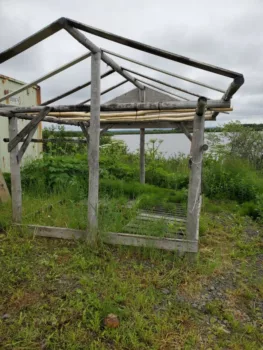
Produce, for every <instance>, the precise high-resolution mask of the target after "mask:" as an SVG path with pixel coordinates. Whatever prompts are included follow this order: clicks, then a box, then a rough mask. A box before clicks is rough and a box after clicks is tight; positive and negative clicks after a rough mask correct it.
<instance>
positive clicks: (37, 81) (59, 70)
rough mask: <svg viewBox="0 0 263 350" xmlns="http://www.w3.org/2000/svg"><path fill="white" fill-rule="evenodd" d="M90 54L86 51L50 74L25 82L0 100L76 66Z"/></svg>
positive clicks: (0, 99)
mask: <svg viewBox="0 0 263 350" xmlns="http://www.w3.org/2000/svg"><path fill="white" fill-rule="evenodd" d="M90 55H91V53H86V54H85V55H82V56H80V57H78V58H76V59H74V60H73V61H70V62H69V63H67V64H64V65H63V66H60V67H59V68H57V69H55V70H53V71H52V72H49V73H48V74H45V75H43V76H42V77H40V78H38V79H36V80H33V81H31V83H29V84H25V85H23V86H22V87H21V88H19V89H17V90H15V91H13V92H10V93H9V94H7V95H5V96H3V97H0V102H1V101H4V100H6V99H7V98H9V97H11V96H14V95H17V94H19V93H20V92H22V91H24V90H26V89H29V88H30V87H32V86H34V85H37V84H39V83H41V82H42V81H45V80H47V79H48V78H51V77H53V76H54V75H56V74H58V73H60V72H62V71H63V70H65V69H68V68H69V67H71V66H74V65H75V64H77V63H79V62H81V61H83V60H85V59H86V58H88V57H90Z"/></svg>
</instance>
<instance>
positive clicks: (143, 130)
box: [140, 128, 145, 184]
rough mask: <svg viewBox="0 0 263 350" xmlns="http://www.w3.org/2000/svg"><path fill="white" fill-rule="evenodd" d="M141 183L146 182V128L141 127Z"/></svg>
mask: <svg viewBox="0 0 263 350" xmlns="http://www.w3.org/2000/svg"><path fill="white" fill-rule="evenodd" d="M140 183H141V184H145V129H144V128H141V129H140Z"/></svg>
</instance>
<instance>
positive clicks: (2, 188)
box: [0, 169, 10, 203]
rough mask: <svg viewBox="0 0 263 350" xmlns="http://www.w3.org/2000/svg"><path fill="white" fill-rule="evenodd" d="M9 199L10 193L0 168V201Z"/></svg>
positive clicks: (3, 201) (4, 201)
mask: <svg viewBox="0 0 263 350" xmlns="http://www.w3.org/2000/svg"><path fill="white" fill-rule="evenodd" d="M9 200H10V193H9V190H8V187H7V185H6V182H5V179H4V176H3V174H2V171H1V169H0V203H6V202H8V201H9Z"/></svg>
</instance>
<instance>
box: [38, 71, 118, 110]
mask: <svg viewBox="0 0 263 350" xmlns="http://www.w3.org/2000/svg"><path fill="white" fill-rule="evenodd" d="M112 73H114V70H113V69H110V70H108V71H107V72H105V73H104V74H102V75H101V77H100V79H103V78H106V77H107V76H109V75H110V74H112ZM90 84H91V80H90V81H88V82H87V83H85V84H82V85H79V86H77V87H75V88H74V89H71V90H68V91H66V92H64V94H61V95H58V96H56V97H54V98H51V99H50V100H48V101H45V102H43V103H41V106H46V105H48V104H50V103H53V102H56V101H58V100H61V99H62V98H64V97H67V96H69V95H71V94H74V92H77V91H79V90H81V89H84V88H85V87H88V86H90Z"/></svg>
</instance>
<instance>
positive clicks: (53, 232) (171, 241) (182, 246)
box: [15, 225, 198, 253]
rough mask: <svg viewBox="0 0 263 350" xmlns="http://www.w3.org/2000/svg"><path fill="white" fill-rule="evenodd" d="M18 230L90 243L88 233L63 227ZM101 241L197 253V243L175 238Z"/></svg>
mask: <svg viewBox="0 0 263 350" xmlns="http://www.w3.org/2000/svg"><path fill="white" fill-rule="evenodd" d="M15 226H16V227H18V228H27V229H28V230H29V231H30V232H32V233H33V234H34V235H35V236H39V237H49V238H58V239H82V240H87V241H90V242H92V241H93V238H92V235H91V233H90V232H88V233H87V232H86V231H82V230H74V229H70V228H64V227H51V226H38V225H15ZM101 239H102V241H103V242H104V243H106V244H113V245H126V246H135V247H147V248H156V249H163V250H168V251H180V252H191V253H195V252H197V251H198V242H197V241H189V240H184V239H175V238H160V237H153V236H144V235H137V234H130V233H115V232H108V233H105V234H103V235H102V237H101Z"/></svg>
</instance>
